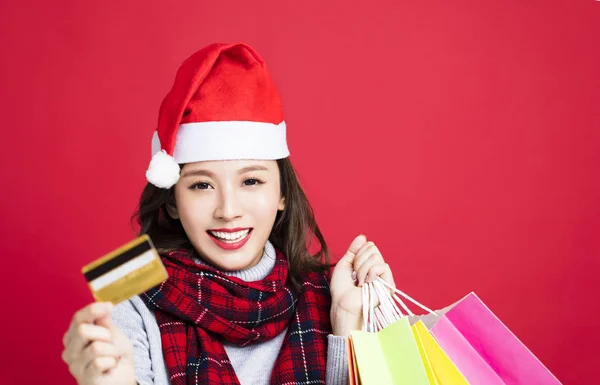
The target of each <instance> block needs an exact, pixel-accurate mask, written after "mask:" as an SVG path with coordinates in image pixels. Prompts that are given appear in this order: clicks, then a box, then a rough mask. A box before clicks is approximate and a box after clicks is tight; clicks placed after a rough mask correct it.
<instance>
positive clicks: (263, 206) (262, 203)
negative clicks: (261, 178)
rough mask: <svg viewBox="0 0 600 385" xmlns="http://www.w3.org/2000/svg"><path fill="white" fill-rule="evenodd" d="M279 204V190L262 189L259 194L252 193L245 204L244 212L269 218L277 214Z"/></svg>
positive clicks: (257, 216)
mask: <svg viewBox="0 0 600 385" xmlns="http://www.w3.org/2000/svg"><path fill="white" fill-rule="evenodd" d="M278 205H279V190H274V189H273V190H268V191H263V192H262V193H261V194H253V196H252V197H251V199H249V200H248V204H247V205H246V212H248V213H251V214H252V215H253V216H254V217H255V218H264V219H271V218H272V217H274V216H275V214H277V206H278Z"/></svg>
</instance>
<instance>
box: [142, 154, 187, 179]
mask: <svg viewBox="0 0 600 385" xmlns="http://www.w3.org/2000/svg"><path fill="white" fill-rule="evenodd" d="M180 171H181V170H180V169H179V164H177V162H176V161H175V159H173V157H172V156H170V155H169V154H167V153H166V152H165V150H162V151H159V152H157V153H156V154H154V156H153V157H152V160H151V161H150V165H149V166H148V170H147V171H146V179H148V182H150V183H152V184H153V185H155V186H156V187H160V188H171V187H172V186H173V185H174V184H175V183H177V181H178V180H179V172H180Z"/></svg>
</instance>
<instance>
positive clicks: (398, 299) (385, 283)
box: [375, 277, 437, 315]
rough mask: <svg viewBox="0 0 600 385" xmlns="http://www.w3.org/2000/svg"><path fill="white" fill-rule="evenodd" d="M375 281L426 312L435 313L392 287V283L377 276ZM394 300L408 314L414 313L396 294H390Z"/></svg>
mask: <svg viewBox="0 0 600 385" xmlns="http://www.w3.org/2000/svg"><path fill="white" fill-rule="evenodd" d="M375 282H379V283H381V284H383V285H384V286H386V287H388V288H389V289H392V290H393V291H394V292H396V293H398V294H400V295H401V296H402V297H404V298H406V299H407V300H408V301H410V302H412V303H413V304H415V305H416V306H418V307H420V308H421V309H423V310H425V311H426V312H428V313H433V314H436V315H437V313H436V312H435V311H433V310H431V309H430V308H428V307H427V306H425V305H423V304H421V303H420V302H418V301H417V300H415V299H413V298H412V297H411V296H409V295H408V294H406V293H404V292H403V291H401V290H398V289H397V288H395V287H393V286H392V285H390V284H389V283H387V282H386V281H385V280H383V279H382V278H381V277H377V279H376V281H375ZM392 297H393V298H394V299H395V300H396V301H398V303H399V304H400V306H402V308H403V309H404V310H405V311H406V312H407V313H408V314H409V315H414V313H413V312H411V311H410V310H409V309H408V307H406V305H404V302H403V301H402V300H401V299H400V298H398V296H397V295H396V294H394V295H393V296H392Z"/></svg>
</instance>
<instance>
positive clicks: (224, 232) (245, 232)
mask: <svg viewBox="0 0 600 385" xmlns="http://www.w3.org/2000/svg"><path fill="white" fill-rule="evenodd" d="M207 233H208V235H209V236H210V238H211V239H212V240H213V242H214V243H215V244H216V245H217V246H219V247H220V248H222V249H225V250H236V249H239V248H241V247H242V246H244V245H245V244H246V242H247V241H248V239H250V234H251V233H252V228H247V229H215V230H208V231H207Z"/></svg>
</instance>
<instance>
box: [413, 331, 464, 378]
mask: <svg viewBox="0 0 600 385" xmlns="http://www.w3.org/2000/svg"><path fill="white" fill-rule="evenodd" d="M411 328H412V331H413V334H414V336H415V340H416V341H417V345H418V346H419V352H420V353H421V358H422V359H423V362H424V365H425V369H426V370H427V377H428V378H429V383H430V384H431V385H434V384H435V385H469V383H468V382H467V380H465V378H464V377H463V375H462V374H461V373H460V371H459V370H458V369H457V368H456V366H455V365H454V363H453V362H452V361H451V360H450V358H448V355H446V353H444V350H443V349H442V348H441V346H440V345H439V344H438V343H437V341H436V340H435V338H433V336H432V335H431V333H430V332H429V330H427V327H426V326H425V325H424V324H423V322H422V321H417V322H416V323H415V324H413V325H412V326H411Z"/></svg>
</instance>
